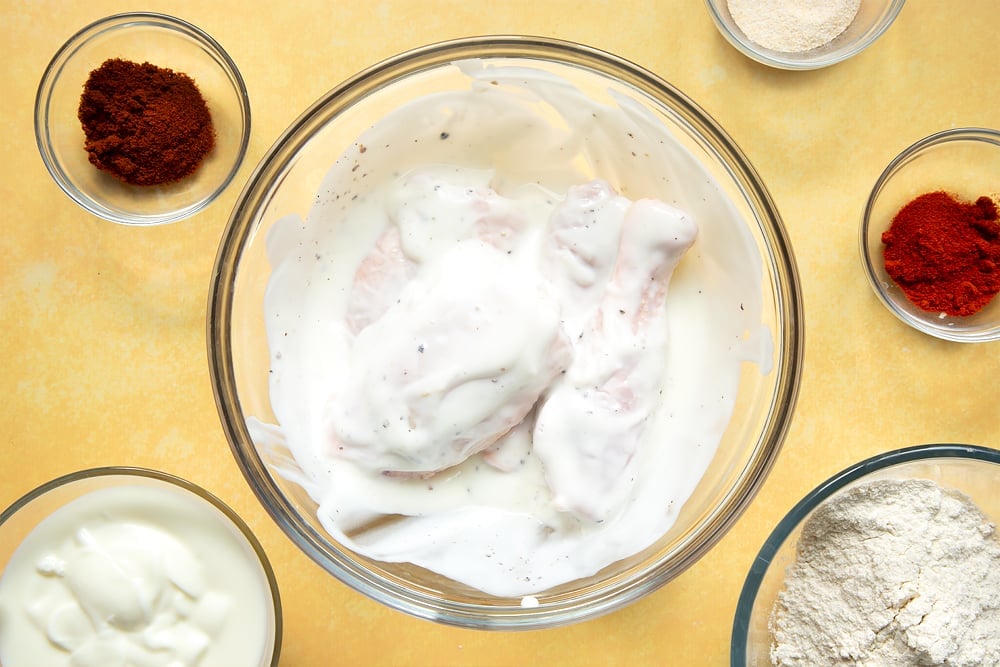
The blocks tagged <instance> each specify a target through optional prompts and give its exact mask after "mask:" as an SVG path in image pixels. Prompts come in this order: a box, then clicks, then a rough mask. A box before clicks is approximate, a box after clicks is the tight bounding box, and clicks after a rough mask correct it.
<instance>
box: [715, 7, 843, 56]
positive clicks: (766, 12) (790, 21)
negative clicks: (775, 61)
mask: <svg viewBox="0 0 1000 667" xmlns="http://www.w3.org/2000/svg"><path fill="white" fill-rule="evenodd" d="M728 4H729V14H730V15H731V16H732V17H733V21H735V22H736V25H738V26H739V28H740V30H742V31H743V34H745V35H746V36H747V38H749V39H750V41H752V42H755V43H757V44H759V45H760V46H763V47H765V48H768V49H771V50H772V51H780V52H782V53H795V52H799V51H808V50H810V49H815V48H817V47H820V46H823V45H824V44H826V43H828V42H830V41H832V40H833V39H834V38H835V37H837V36H838V35H839V34H841V33H842V32H844V30H846V29H847V27H848V26H849V25H851V22H852V21H854V17H855V16H856V15H857V13H858V8H859V7H860V6H861V0H728Z"/></svg>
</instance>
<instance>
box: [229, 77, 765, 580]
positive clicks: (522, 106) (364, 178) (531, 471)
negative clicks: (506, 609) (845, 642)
mask: <svg viewBox="0 0 1000 667" xmlns="http://www.w3.org/2000/svg"><path fill="white" fill-rule="evenodd" d="M459 67H460V68H461V69H462V71H463V72H465V73H466V74H467V75H468V77H469V81H470V87H469V89H468V90H464V91H456V92H447V93H439V94H434V95H428V96H427V97H425V98H422V99H418V100H416V101H415V102H413V103H411V104H408V105H406V106H404V107H403V108H400V109H399V110H397V111H396V112H393V113H391V114H389V115H388V116H386V117H385V118H383V119H381V120H379V121H378V122H377V123H376V124H375V125H374V126H373V127H372V128H371V129H370V130H369V131H368V132H366V133H365V134H364V135H363V136H362V137H360V138H359V139H358V141H357V142H356V144H355V146H354V147H352V148H351V149H350V150H348V151H347V152H346V153H345V154H344V155H343V156H341V158H340V159H339V160H338V161H337V162H336V164H334V166H333V167H332V169H331V171H330V173H329V174H328V176H327V178H326V180H325V181H324V183H323V186H322V187H321V188H320V190H319V192H318V194H317V199H316V202H315V204H314V205H313V207H312V209H311V210H310V212H309V214H308V218H307V219H306V220H305V221H303V220H302V219H300V218H298V217H297V216H289V217H288V218H286V219H283V220H280V221H279V222H278V223H276V225H275V226H274V227H273V228H272V230H271V232H270V234H269V236H268V239H267V244H268V257H269V259H270V261H271V264H272V266H273V274H272V276H271V279H270V282H269V284H268V291H267V294H266V297H265V303H264V312H265V318H266V325H267V331H268V341H269V346H270V352H271V388H270V397H271V404H272V408H273V410H274V414H275V415H276V416H277V420H278V424H277V425H275V424H265V423H262V422H260V421H258V420H256V419H253V418H251V419H250V420H249V424H250V428H251V432H252V433H253V435H254V437H255V438H256V439H257V442H258V444H259V445H261V446H268V445H269V444H278V443H280V444H283V445H287V447H288V448H289V449H290V451H291V452H292V454H293V456H294V458H295V461H296V463H297V464H298V466H299V467H300V470H294V469H287V470H282V471H281V472H282V473H283V474H286V475H287V476H288V477H289V478H291V479H295V480H296V481H300V482H301V483H302V484H303V486H304V487H305V488H306V489H307V490H308V491H309V493H310V494H311V495H312V496H313V497H314V499H315V500H316V501H317V502H318V503H319V505H320V507H319V518H320V520H321V521H322V523H323V525H324V526H325V527H326V529H327V530H328V531H329V532H330V533H331V535H333V536H334V537H335V538H337V539H338V540H340V541H341V542H342V543H344V544H345V545H347V546H349V547H350V548H352V549H355V550H357V551H359V552H360V553H362V554H365V555H367V556H369V557H372V558H375V559H379V560H382V561H389V562H410V563H414V564H417V565H420V566H422V567H425V568H427V569H430V570H432V571H435V572H438V573H440V574H443V575H445V576H447V577H450V578H452V579H455V580H457V581H460V582H463V583H465V584H467V585H470V586H473V587H475V588H478V589H480V590H482V591H485V592H487V593H490V594H494V595H499V596H511V597H521V596H528V595H531V594H535V593H539V592H543V591H545V590H547V589H549V588H551V587H553V586H556V585H559V584H562V583H565V582H568V581H572V580H574V579H577V578H581V577H586V576H589V575H592V574H594V573H596V572H597V571H599V570H600V569H602V568H603V567H605V566H607V565H609V564H611V563H614V562H615V561H618V560H620V559H622V558H625V557H628V556H630V555H633V554H635V553H637V552H638V551H641V550H642V549H644V548H646V547H647V546H649V545H650V544H652V543H653V542H655V541H656V540H657V539H658V538H659V537H660V536H662V535H663V534H664V533H665V532H666V531H667V530H668V529H669V528H670V526H671V525H672V524H673V522H674V521H675V519H676V517H677V514H678V512H679V510H680V508H681V506H682V505H683V503H684V502H685V501H686V500H687V498H688V497H689V496H690V495H691V493H692V491H693V489H694V488H695V486H696V485H697V483H698V481H699V479H700V478H701V476H702V475H703V473H704V471H705V469H706V468H707V466H708V464H709V462H710V460H711V458H712V456H713V455H714V454H715V451H716V448H717V446H718V443H719V441H720V438H721V436H722V433H723V431H724V429H725V428H726V425H727V424H728V421H729V419H730V416H731V414H732V410H733V405H734V401H735V396H736V392H737V389H738V384H739V376H740V372H741V368H742V365H743V364H744V362H747V361H749V362H753V363H757V364H759V365H760V367H761V371H762V372H768V370H769V368H770V355H771V347H770V340H771V339H770V333H769V332H768V331H766V329H765V328H764V327H763V326H762V325H761V295H762V290H761V284H762V283H761V266H760V258H759V254H758V252H757V250H756V247H755V245H754V242H753V239H752V238H751V236H750V234H749V231H748V230H747V229H746V227H745V223H744V221H743V220H742V219H741V217H740V215H739V214H738V213H737V212H736V210H735V209H734V207H733V206H732V204H731V203H730V202H729V201H728V199H727V198H726V195H725V194H724V193H723V192H722V191H721V189H720V187H719V185H718V184H717V183H716V182H715V181H714V179H713V178H712V177H711V176H710V175H709V174H708V173H707V172H706V171H705V170H704V168H703V167H702V166H701V165H699V164H698V162H697V161H696V160H695V159H694V158H693V156H692V155H691V154H690V153H689V152H688V151H687V149H686V148H684V147H683V146H682V145H681V144H680V143H678V142H677V141H676V140H675V139H674V138H673V137H672V135H671V134H670V132H669V131H668V130H667V129H666V128H665V127H663V125H662V124H661V123H660V122H659V121H658V120H657V119H656V118H655V117H653V116H652V115H651V114H649V113H648V112H647V111H646V110H645V109H643V108H642V107H641V106H640V105H639V104H637V103H636V102H634V101H632V100H630V99H627V98H624V97H621V96H619V95H616V94H611V95H610V97H609V99H610V100H611V103H602V102H598V101H596V100H592V99H589V98H588V97H587V96H585V95H584V94H583V93H582V92H580V91H579V90H577V89H576V88H574V87H572V86H570V85H569V84H567V83H566V82H564V81H562V80H561V79H558V78H556V77H554V76H552V75H551V74H547V73H544V72H541V71H536V70H532V69H525V68H513V67H510V68H507V67H484V66H483V65H482V64H481V63H478V62H467V63H461V64H460V65H459ZM630 216H631V217H634V218H638V221H635V220H633V221H629V218H630ZM696 225H697V226H696ZM628 230H631V231H628ZM667 230H669V231H667ZM696 230H697V241H695V240H694V238H695V234H696ZM629 239H631V240H629ZM692 242H693V245H691V244H692ZM689 246H690V250H687V253H686V254H683V253H684V251H685V249H687V248H688V247H689ZM462 248H465V249H467V250H469V252H468V253H466V252H464V251H461V250H460V249H462ZM682 254H683V257H682ZM675 266H676V270H674V269H675ZM650 272H652V273H653V274H655V275H650ZM671 273H672V277H671ZM457 276H464V279H459V278H458V277H457ZM667 279H669V280H670V287H669V297H668V298H666V299H665V295H666V291H667V287H666V285H667ZM649 284H652V285H653V287H645V285H649ZM449 286H451V287H452V288H449ZM386 295H389V296H388V297H386ZM664 299H665V300H664ZM460 322H464V323H465V324H466V325H468V327H467V328H464V329H463V328H461V327H456V326H452V325H455V324H458V323H460ZM442 332H448V333H447V334H445V333H442ZM435 336H436V337H437V338H435ZM428 341H431V342H430V343H428ZM439 348H443V350H444V351H447V352H451V353H453V356H452V355H451V354H449V355H445V356H435V358H434V359H431V358H430V356H429V355H432V354H433V355H440V354H441V352H442V349H439ZM380 352H384V353H385V354H384V355H381V354H380ZM519 364H520V365H519ZM463 373H464V374H463ZM590 388H596V389H597V391H596V392H592V391H590ZM633 390H634V391H633ZM595 395H596V396H597V398H596V399H595ZM595 401H596V402H595ZM525 406H527V409H528V411H527V412H525V411H524V408H525ZM506 427H510V430H509V431H507V432H504V428H506ZM449 429H450V431H449ZM542 431H544V433H542ZM498 434H501V435H500V436H499V439H497V440H496V441H495V442H493V441H492V439H494V437H495V436H497V435H498ZM609 440H610V442H609ZM387 519H388V520H387ZM525 599H528V598H525Z"/></svg>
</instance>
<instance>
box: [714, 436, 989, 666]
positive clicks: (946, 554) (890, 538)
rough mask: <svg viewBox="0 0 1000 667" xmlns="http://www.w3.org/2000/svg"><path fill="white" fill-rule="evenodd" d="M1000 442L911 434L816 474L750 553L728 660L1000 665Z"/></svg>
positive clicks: (751, 662)
mask: <svg viewBox="0 0 1000 667" xmlns="http://www.w3.org/2000/svg"><path fill="white" fill-rule="evenodd" d="M998 487H1000V451H997V450H994V449H987V448H985V447H978V446H972V445H954V444H940V445H939V444H933V445H920V446H915V447H908V448H904V449H899V450H895V451H891V452H887V453H884V454H879V455H877V456H874V457H872V458H870V459H867V460H865V461H862V462H860V463H857V464H855V465H853V466H851V467H849V468H847V469H846V470H844V471H842V472H840V473H837V474H836V475H834V476H833V477H831V478H830V479H828V480H826V481H825V482H823V483H822V484H820V485H819V486H818V487H816V489H815V490H813V491H812V492H811V493H809V495H807V496H806V497H805V498H803V499H802V500H801V501H800V502H799V503H798V504H797V505H795V507H793V508H792V510H791V511H790V512H789V513H788V515H787V516H785V518H783V519H782V520H781V522H780V523H779V524H778V525H777V527H776V528H775V529H774V531H773V532H772V533H771V535H770V536H769V537H768V538H767V541H766V542H765V543H764V546H763V547H762V548H761V550H760V553H759V554H758V555H757V557H756V559H754V561H753V565H752V566H751V568H750V572H749V574H748V575H747V579H746V582H745V584H744V586H743V591H742V593H741V594H740V598H739V602H738V604H737V608H736V615H735V621H734V624H733V633H732V644H731V650H730V656H731V664H732V665H734V667H735V666H737V665H738V666H740V667H742V666H743V665H758V666H763V665H776V666H779V667H783V666H787V665H810V666H811V667H825V666H828V665H829V666H832V665H844V664H860V665H970V666H971V665H997V664H1000V539H998V535H997V530H996V523H997V521H998V520H1000V495H998V494H997V492H996V490H997V488H998Z"/></svg>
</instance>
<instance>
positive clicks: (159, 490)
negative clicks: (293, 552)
mask: <svg viewBox="0 0 1000 667" xmlns="http://www.w3.org/2000/svg"><path fill="white" fill-rule="evenodd" d="M281 627H282V619H281V604H280V598H279V594H278V587H277V584H276V582H275V578H274V573H273V572H272V570H271V566H270V563H269V562H268V560H267V556H266V555H265V553H264V551H263V549H262V548H261V546H260V543H259V542H258V541H257V539H256V538H255V537H254V536H253V533H251V532H250V530H249V528H248V527H247V526H246V524H245V523H244V522H243V521H242V519H240V518H239V516H237V515H236V514H235V513H234V512H233V511H232V509H230V508H229V507H228V506H226V505H225V504H224V503H223V502H222V501H220V500H219V499H218V498H216V497H215V496H214V495H212V494H210V493H208V492H207V491H205V490H204V489H201V488H200V487H198V486H195V485H194V484H191V483H190V482H187V481H185V480H182V479H180V478H177V477H174V476H172V475H168V474H166V473H162V472H158V471H154V470H148V469H144V468H126V467H108V468H95V469H90V470H84V471H80V472H75V473H71V474H68V475H65V476H63V477H59V478H58V479H54V480H52V481H50V482H48V483H46V484H43V485H42V486H40V487H38V488H37V489H35V490H33V491H31V492H29V493H28V494H26V495H25V496H23V497H22V498H21V499H19V500H17V501H16V502H15V503H14V504H13V505H11V506H10V507H9V508H7V509H6V510H5V511H4V512H3V514H0V664H2V665H4V667H19V666H20V665H24V666H29V667H30V666H34V665H39V664H44V665H66V666H67V667H68V666H69V665H80V666H83V667H107V666H108V665H150V666H155V665H163V666H167V665H169V666H171V667H175V666H176V667H181V666H183V667H198V666H201V667H207V666H209V665H221V664H225V665H232V666H233V667H237V666H239V667H267V666H273V665H277V664H278V655H279V653H280V647H281Z"/></svg>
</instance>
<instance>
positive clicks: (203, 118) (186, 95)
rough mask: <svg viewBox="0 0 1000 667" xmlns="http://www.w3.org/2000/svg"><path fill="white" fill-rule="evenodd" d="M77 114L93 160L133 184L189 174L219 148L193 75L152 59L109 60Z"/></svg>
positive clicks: (155, 182) (87, 89)
mask: <svg viewBox="0 0 1000 667" xmlns="http://www.w3.org/2000/svg"><path fill="white" fill-rule="evenodd" d="M78 117H79V119H80V123H81V124H82V125H83V131H84V135H85V137H86V141H85V143H84V148H85V149H86V150H87V152H88V153H89V159H90V162H91V163H92V164H93V165H94V166H96V167H97V168H98V169H101V170H103V171H106V172H108V173H110V174H111V175H112V176H115V177H116V178H118V179H120V180H122V181H124V182H125V183H130V184H132V185H162V184H164V183H170V182H173V181H177V180H180V179H182V178H184V177H186V176H189V175H191V174H192V173H194V172H195V171H196V170H197V169H198V167H199V166H200V165H201V163H202V161H203V160H204V158H205V156H206V155H208V153H210V152H211V151H212V149H213V148H214V147H215V127H214V126H213V125H212V115H211V114H210V113H209V110H208V105H207V104H206V102H205V99H204V97H202V95H201V91H199V90H198V86H197V85H196V84H195V82H194V80H193V79H192V78H191V77H189V76H188V75H186V74H183V73H180V72H175V71H173V70H171V69H166V68H163V67H157V66H156V65H152V64H150V63H148V62H147V63H141V64H140V63H135V62H132V61H129V60H123V59H121V58H112V59H109V60H106V61H104V63H103V64H102V65H101V66H100V67H99V68H97V69H96V70H94V71H93V72H91V73H90V76H89V78H88V79H87V82H86V84H85V85H84V88H83V95H82V96H81V97H80V108H79V112H78Z"/></svg>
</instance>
